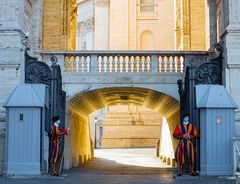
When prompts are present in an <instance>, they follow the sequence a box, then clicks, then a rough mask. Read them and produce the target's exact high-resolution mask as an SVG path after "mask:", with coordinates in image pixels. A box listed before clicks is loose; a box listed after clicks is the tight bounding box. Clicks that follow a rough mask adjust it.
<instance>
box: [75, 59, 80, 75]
mask: <svg viewBox="0 0 240 184" xmlns="http://www.w3.org/2000/svg"><path fill="white" fill-rule="evenodd" d="M75 60H76V72H79V56H77V57H76V58H75Z"/></svg>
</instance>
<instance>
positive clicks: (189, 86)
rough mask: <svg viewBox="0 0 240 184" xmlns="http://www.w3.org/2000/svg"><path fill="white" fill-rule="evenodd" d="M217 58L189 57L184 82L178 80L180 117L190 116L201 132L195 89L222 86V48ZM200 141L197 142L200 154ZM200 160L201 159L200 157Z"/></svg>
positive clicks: (198, 167) (198, 165)
mask: <svg viewBox="0 0 240 184" xmlns="http://www.w3.org/2000/svg"><path fill="white" fill-rule="evenodd" d="M215 46H216V47H217V48H218V49H216V51H217V52H216V53H215V54H217V57H214V58H211V55H206V56H199V57H194V56H189V57H186V58H185V60H186V70H185V77H184V80H178V81H177V84H178V92H179V95H180V117H182V115H183V114H185V113H189V114H190V121H191V122H192V123H193V124H195V125H196V126H197V127H198V129H199V131H201V130H200V114H199V110H198V109H197V108H196V99H195V87H196V85H199V84H219V85H222V66H223V64H222V62H223V57H222V47H221V46H220V45H219V44H217V45H215ZM180 121H182V120H181V118H180ZM199 142H200V141H199V140H197V141H196V142H195V145H196V148H197V150H198V153H200V143H199ZM198 158H199V157H198ZM196 169H197V170H198V171H199V169H200V160H199V159H198V160H197V163H196Z"/></svg>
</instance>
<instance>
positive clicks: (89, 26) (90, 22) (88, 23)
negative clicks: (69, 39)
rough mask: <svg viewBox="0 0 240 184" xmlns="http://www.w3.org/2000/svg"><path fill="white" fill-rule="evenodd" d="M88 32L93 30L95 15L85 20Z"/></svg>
mask: <svg viewBox="0 0 240 184" xmlns="http://www.w3.org/2000/svg"><path fill="white" fill-rule="evenodd" d="M84 25H85V28H86V32H92V31H93V28H94V17H91V18H89V19H87V20H85V21H84Z"/></svg>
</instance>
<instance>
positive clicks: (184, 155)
mask: <svg viewBox="0 0 240 184" xmlns="http://www.w3.org/2000/svg"><path fill="white" fill-rule="evenodd" d="M173 137H174V138H176V139H179V144H178V146H177V149H176V152H175V160H176V162H177V164H178V168H179V173H178V176H182V174H183V164H184V163H188V164H189V170H190V175H191V176H196V173H195V171H194V169H195V162H196V151H195V148H194V144H193V142H192V141H193V139H196V138H198V137H199V134H198V129H197V127H196V126H194V125H193V124H192V123H190V122H189V114H185V115H183V118H182V121H181V122H180V124H178V125H177V127H176V129H175V131H174V133H173Z"/></svg>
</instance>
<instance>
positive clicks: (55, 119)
mask: <svg viewBox="0 0 240 184" xmlns="http://www.w3.org/2000/svg"><path fill="white" fill-rule="evenodd" d="M59 119H60V118H59V116H53V117H52V122H56V121H57V120H59Z"/></svg>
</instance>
